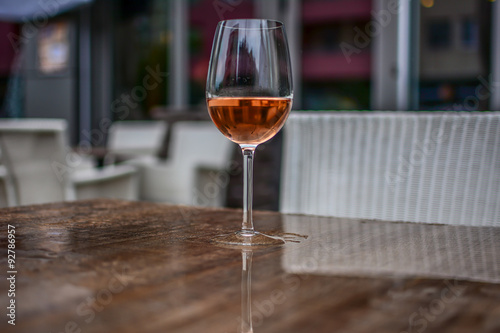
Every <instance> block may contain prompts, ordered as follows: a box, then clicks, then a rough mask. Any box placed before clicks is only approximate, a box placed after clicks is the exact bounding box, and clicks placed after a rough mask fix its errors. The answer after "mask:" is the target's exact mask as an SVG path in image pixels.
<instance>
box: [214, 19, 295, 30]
mask: <svg viewBox="0 0 500 333" xmlns="http://www.w3.org/2000/svg"><path fill="white" fill-rule="evenodd" d="M245 21H246V22H272V23H273V24H275V26H274V27H249V28H241V27H234V26H228V25H226V24H225V23H230V22H245ZM219 25H220V26H221V28H224V29H233V30H273V29H282V28H283V27H284V26H285V25H284V24H283V22H281V21H278V20H270V19H230V20H223V21H220V22H219Z"/></svg>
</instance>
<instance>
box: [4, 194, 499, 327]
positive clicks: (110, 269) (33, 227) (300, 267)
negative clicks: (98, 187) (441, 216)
mask: <svg viewBox="0 0 500 333" xmlns="http://www.w3.org/2000/svg"><path fill="white" fill-rule="evenodd" d="M240 217H241V212H240V211H237V210H228V209H208V208H192V207H185V206H168V205H160V204H152V203H140V202H125V201H114V200H95V201H80V202H73V203H56V204H49V205H34V206H25V207H17V208H9V209H3V210H0V228H1V230H2V232H1V233H0V235H1V238H0V245H1V246H0V247H1V248H2V249H3V250H2V253H3V255H2V258H1V259H0V267H1V270H2V274H6V275H7V277H8V278H11V277H12V276H14V278H15V284H14V285H13V284H11V283H10V282H12V281H13V280H14V279H11V280H7V279H6V278H5V277H2V279H1V282H0V293H1V294H0V300H1V302H0V305H1V308H2V309H3V312H4V314H3V315H2V320H1V321H0V332H30V333H36V332H41V333H49V332H52V333H56V332H57V333H59V332H89V333H90V332H219V333H223V332H238V331H240V330H241V326H242V323H243V326H244V325H245V320H244V318H246V317H249V316H250V317H251V318H252V323H253V330H254V331H255V332H336V333H338V332H350V333H355V332H394V333H401V332H440V333H443V332H453V333H461V332H464V333H465V332H467V333H471V332H474V333H477V332H500V284H499V283H500V228H494V227H484V228H483V227H466V226H444V225H425V224H410V223H391V222H383V221H363V220H353V219H339V218H326V217H310V216H294V215H281V214H278V213H270V212H256V213H255V221H256V222H255V224H256V228H257V229H258V230H261V231H266V232H273V231H286V232H294V233H298V234H302V235H307V236H308V238H307V239H305V240H303V241H302V242H300V243H287V244H285V245H283V246H279V247H273V248H264V249H254V250H253V251H247V250H245V251H243V250H239V249H231V248H224V247H219V246H216V245H214V244H212V243H211V242H210V240H211V238H212V237H213V236H215V235H217V234H220V233H224V232H227V231H229V230H236V229H237V228H238V225H239V222H240ZM8 225H11V226H14V227H15V229H14V230H15V250H14V251H15V255H16V257H15V263H14V265H15V267H14V268H13V269H9V268H8V260H7V247H8V244H9V242H8V236H7V235H8V232H7V230H8V229H9V227H8ZM10 230H13V229H12V227H10ZM11 239H14V238H12V237H11ZM11 263H12V262H11ZM11 270H12V271H15V272H16V273H6V272H7V271H11ZM9 288H10V289H12V288H14V289H15V297H10V296H9V295H8V294H9V293H8V290H9ZM10 300H15V324H16V325H15V327H14V326H12V325H10V324H8V323H7V321H8V320H11V319H9V317H8V316H6V313H8V311H10V310H8V309H6V307H7V306H8V304H9V303H8V302H10ZM248 304H251V306H250V307H248V306H247V305H248ZM249 309H250V310H251V311H252V312H251V314H250V312H249V311H248V310H249ZM242 318H243V320H242Z"/></svg>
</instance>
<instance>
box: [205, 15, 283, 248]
mask: <svg viewBox="0 0 500 333" xmlns="http://www.w3.org/2000/svg"><path fill="white" fill-rule="evenodd" d="M206 96H207V104H208V110H209V113H210V117H211V118H212V121H213V122H214V123H215V125H216V126H217V128H218V129H219V130H220V131H221V132H222V134H224V135H225V136H226V137H227V138H228V139H230V140H231V141H233V142H236V143H237V144H239V145H240V147H241V150H242V152H243V159H244V161H243V162H244V164H243V165H244V179H243V186H244V189H243V191H244V193H243V224H242V230H241V231H239V232H237V233H236V234H231V235H226V236H222V237H218V238H217V239H216V241H218V242H221V243H226V244H235V245H266V244H275V243H282V242H283V241H282V240H281V239H280V238H279V237H269V236H266V235H264V234H261V233H258V232H256V231H255V230H254V227H253V220H252V193H253V157H254V152H255V149H256V148H257V145H259V144H261V143H263V142H266V141H267V140H269V139H271V138H272V137H273V136H274V135H275V134H276V133H277V132H278V131H279V130H280V129H281V127H283V124H284V123H285V121H286V118H287V117H288V114H289V113H290V109H291V107H292V98H293V89H292V73H291V65H290V57H289V53H288V44H287V39H286V35H285V29H284V26H283V24H282V23H281V22H277V21H271V20H256V19H255V20H228V21H221V22H219V25H218V26H217V30H216V33H215V38H214V43H213V47H212V56H211V59H210V67H209V69H208V78H207V91H206Z"/></svg>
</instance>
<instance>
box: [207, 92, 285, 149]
mask: <svg viewBox="0 0 500 333" xmlns="http://www.w3.org/2000/svg"><path fill="white" fill-rule="evenodd" d="M207 104H208V112H209V113H210V117H211V118H212V121H213V122H214V123H215V126H217V128H218V129H219V131H221V132H222V134H224V135H225V136H226V137H228V138H229V139H230V140H231V141H234V142H236V143H239V144H254V145H258V144H260V143H263V142H266V141H267V140H269V139H271V138H272V137H273V136H274V135H275V134H276V133H278V131H279V130H280V129H281V127H283V124H284V123H285V121H286V118H288V114H289V113H290V109H291V108H292V99H291V98H279V97H219V98H210V99H207Z"/></svg>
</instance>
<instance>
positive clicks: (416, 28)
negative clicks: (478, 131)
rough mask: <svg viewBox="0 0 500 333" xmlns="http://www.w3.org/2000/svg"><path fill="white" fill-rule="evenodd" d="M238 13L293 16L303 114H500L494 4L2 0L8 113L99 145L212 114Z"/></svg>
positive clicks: (446, 0)
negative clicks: (227, 30)
mask: <svg viewBox="0 0 500 333" xmlns="http://www.w3.org/2000/svg"><path fill="white" fill-rule="evenodd" d="M233 18H270V19H278V20H280V21H283V22H284V23H285V26H286V29H287V34H288V39H289V43H290V48H291V57H292V63H293V75H294V86H295V94H294V104H293V109H294V110H367V111H370V110H399V111H404V110H453V111H476V110H500V89H498V87H499V82H500V63H499V61H498V59H497V58H498V55H499V54H500V53H499V52H500V26H499V21H500V10H499V6H498V4H497V3H496V2H495V1H494V0H420V1H417V0H413V1H401V2H400V1H399V0H170V1H169V0H140V1H139V0H67V1H58V0H41V1H39V0H23V1H22V4H21V3H19V2H18V1H8V0H0V117H2V118H62V119H65V120H66V121H67V123H68V129H69V131H68V132H69V135H70V143H71V145H72V146H77V145H91V146H94V147H99V146H103V145H105V142H106V139H107V138H106V133H107V131H106V130H105V129H103V127H105V126H106V125H104V124H103V120H111V121H122V120H151V119H166V118H168V117H171V118H168V119H172V115H177V117H180V118H182V116H179V115H185V117H186V119H189V118H190V117H189V115H192V118H196V116H195V115H197V114H200V113H205V114H206V106H205V93H204V91H205V80H206V74H207V68H208V61H209V57H210V52H211V45H212V40H213V35H214V31H215V28H216V25H217V22H218V21H220V20H225V19H233ZM492 55H494V56H492ZM277 140H278V141H279V140H280V138H279V137H278V138H277ZM275 145H277V147H278V148H276V147H275V148H270V149H267V151H268V152H269V154H270V156H273V155H276V154H277V153H279V143H278V144H275ZM264 150H266V149H264ZM262 155H264V157H263V158H264V159H265V158H266V157H265V153H262ZM257 156H259V154H257ZM236 159H239V157H237V158H235V160H236ZM269 163H274V164H273V165H275V166H276V167H277V168H278V170H279V161H272V162H269ZM276 163H277V164H276ZM278 173H279V172H278ZM238 177H240V175H238ZM268 177H270V178H271V179H272V178H273V177H275V175H268ZM276 186H278V185H274V187H275V188H277V187H276ZM239 191H240V189H239V188H237V189H236V190H234V193H239ZM264 192H265V190H264ZM271 192H272V191H271ZM271 194H272V193H271ZM229 197H231V196H229ZM235 200H236V201H237V202H239V198H236V199H235ZM257 204H258V203H257ZM234 205H236V204H234ZM263 207H264V208H276V207H277V203H273V204H272V205H271V206H269V207H268V206H265V205H264V206H263Z"/></svg>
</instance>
